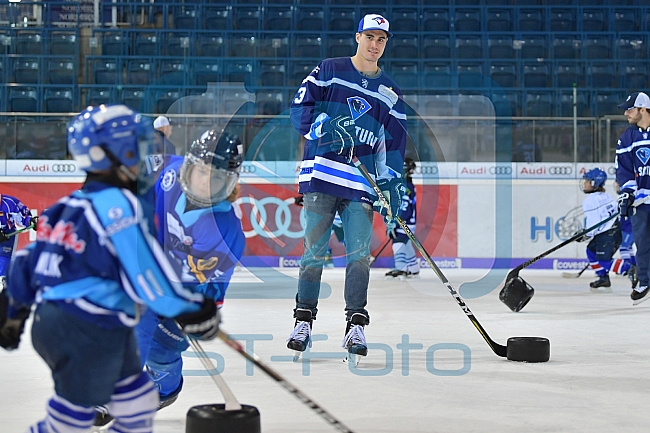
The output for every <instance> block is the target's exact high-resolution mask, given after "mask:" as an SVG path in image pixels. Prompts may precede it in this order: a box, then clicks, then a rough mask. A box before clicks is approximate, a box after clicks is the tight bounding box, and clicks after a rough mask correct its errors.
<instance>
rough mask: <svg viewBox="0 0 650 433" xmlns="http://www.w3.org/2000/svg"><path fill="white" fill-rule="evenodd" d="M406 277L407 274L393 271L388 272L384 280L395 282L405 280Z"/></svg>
mask: <svg viewBox="0 0 650 433" xmlns="http://www.w3.org/2000/svg"><path fill="white" fill-rule="evenodd" d="M405 276H406V272H404V271H399V270H397V269H393V270H391V271H388V272H386V276H385V277H384V279H385V280H393V279H395V278H400V279H404V277H405Z"/></svg>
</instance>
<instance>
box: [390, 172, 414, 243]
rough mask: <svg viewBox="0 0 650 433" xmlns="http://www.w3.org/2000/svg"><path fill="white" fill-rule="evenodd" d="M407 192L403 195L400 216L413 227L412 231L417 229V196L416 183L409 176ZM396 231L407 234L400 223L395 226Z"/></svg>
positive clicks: (410, 227)
mask: <svg viewBox="0 0 650 433" xmlns="http://www.w3.org/2000/svg"><path fill="white" fill-rule="evenodd" d="M405 186H406V192H405V193H404V195H403V196H402V207H401V208H400V211H399V216H400V218H401V219H402V221H404V222H405V223H406V225H407V226H408V227H409V229H411V231H414V230H415V223H416V215H415V213H416V211H415V207H416V205H417V202H416V200H417V199H416V196H415V185H413V181H412V180H411V179H410V178H408V179H407V181H406V185H405ZM395 231H396V232H397V233H399V234H403V235H406V233H404V230H402V228H401V227H400V226H399V225H398V226H397V227H396V228H395Z"/></svg>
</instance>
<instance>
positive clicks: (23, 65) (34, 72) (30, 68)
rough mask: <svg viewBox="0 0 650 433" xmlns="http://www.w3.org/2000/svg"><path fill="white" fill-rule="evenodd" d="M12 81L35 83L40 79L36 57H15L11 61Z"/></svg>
mask: <svg viewBox="0 0 650 433" xmlns="http://www.w3.org/2000/svg"><path fill="white" fill-rule="evenodd" d="M13 74H14V82H16V83H25V84H27V83H29V84H37V83H39V82H41V81H40V64H39V61H38V58H26V57H22V58H17V59H14V61H13Z"/></svg>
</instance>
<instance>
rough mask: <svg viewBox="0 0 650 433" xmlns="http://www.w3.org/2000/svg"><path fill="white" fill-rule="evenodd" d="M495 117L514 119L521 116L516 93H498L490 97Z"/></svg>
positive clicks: (519, 103) (518, 98)
mask: <svg viewBox="0 0 650 433" xmlns="http://www.w3.org/2000/svg"><path fill="white" fill-rule="evenodd" d="M490 100H491V101H492V105H493V106H494V114H495V116H497V117H514V116H519V115H521V113H520V110H521V101H520V97H519V93H518V92H516V91H509V92H498V93H494V94H492V95H490Z"/></svg>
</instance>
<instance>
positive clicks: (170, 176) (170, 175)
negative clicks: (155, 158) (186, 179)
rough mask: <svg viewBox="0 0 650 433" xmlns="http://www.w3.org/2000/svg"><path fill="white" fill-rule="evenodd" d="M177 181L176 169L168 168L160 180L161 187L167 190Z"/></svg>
mask: <svg viewBox="0 0 650 433" xmlns="http://www.w3.org/2000/svg"><path fill="white" fill-rule="evenodd" d="M175 183H176V170H167V171H166V172H165V173H164V174H163V177H162V179H161V180H160V187H161V188H162V189H163V191H165V192H167V191H169V190H170V189H172V187H173V186H174V184H175Z"/></svg>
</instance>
